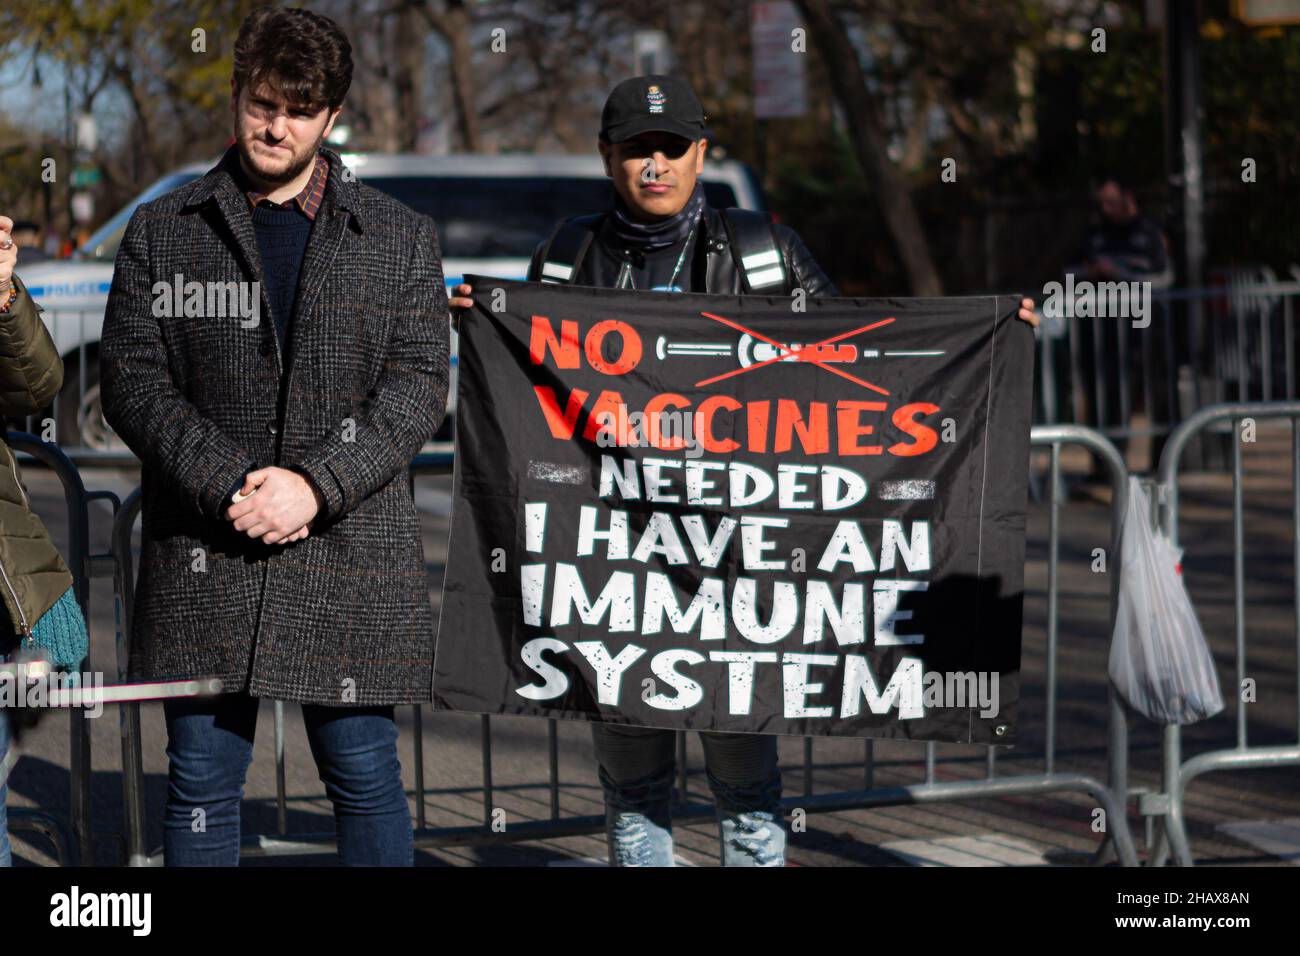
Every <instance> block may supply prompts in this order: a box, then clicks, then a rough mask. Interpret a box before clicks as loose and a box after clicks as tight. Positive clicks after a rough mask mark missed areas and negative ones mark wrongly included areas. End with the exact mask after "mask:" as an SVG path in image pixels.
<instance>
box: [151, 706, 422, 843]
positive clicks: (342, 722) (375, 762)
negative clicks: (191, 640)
mask: <svg viewBox="0 0 1300 956" xmlns="http://www.w3.org/2000/svg"><path fill="white" fill-rule="evenodd" d="M257 707H258V698H255V697H250V696H249V695H248V694H245V693H239V694H222V695H219V696H217V697H208V698H189V699H181V700H168V701H165V702H164V704H163V711H164V713H165V715H166V718H167V757H168V761H169V766H168V773H167V804H166V807H165V809H164V811H163V857H164V861H165V862H166V865H167V866H237V865H238V864H239V840H240V832H239V801H240V798H241V797H242V796H243V791H244V775H245V773H246V772H247V770H248V765H249V764H250V763H251V762H252V759H253V732H254V730H255V729H256V727H257ZM302 716H303V722H304V723H305V724H306V727H307V740H308V742H309V743H310V744H311V752H312V756H313V757H315V758H316V769H317V772H318V773H319V774H320V778H321V782H322V783H324V784H325V793H326V795H327V796H328V797H329V798H330V801H331V803H333V804H334V828H335V832H336V834H337V836H338V852H339V862H340V863H341V864H343V865H344V866H411V865H413V863H414V860H415V846H414V835H413V833H412V831H411V810H410V807H409V806H408V805H407V802H406V791H405V790H404V789H403V787H402V769H401V765H400V764H399V763H398V760H397V725H396V724H395V723H394V722H393V708H392V707H327V706H323V705H317V704H303V705H302Z"/></svg>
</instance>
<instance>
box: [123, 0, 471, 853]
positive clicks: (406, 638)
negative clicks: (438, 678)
mask: <svg viewBox="0 0 1300 956" xmlns="http://www.w3.org/2000/svg"><path fill="white" fill-rule="evenodd" d="M351 71H352V67H351V52H350V47H349V45H348V41H347V39H346V37H345V36H344V35H343V33H342V31H340V30H339V28H338V27H337V26H336V25H335V24H334V23H333V22H332V21H330V20H329V19H327V18H325V17H322V16H319V15H316V14H313V13H311V12H309V11H305V10H286V9H274V8H269V9H268V8H264V9H261V10H258V11H256V12H254V13H253V14H251V15H250V16H249V18H248V19H247V20H246V21H245V22H244V25H243V27H242V28H241V30H240V33H239V38H238V40H237V41H236V45H235V70H234V76H233V78H232V84H231V85H232V98H231V108H232V111H233V112H234V117H235V124H234V126H235V140H236V142H235V144H234V145H232V146H231V147H230V149H229V150H227V152H226V155H225V156H224V157H223V158H222V160H221V162H220V163H219V164H218V165H217V166H216V167H215V168H214V169H212V170H211V171H210V172H209V173H208V174H207V175H206V176H204V177H203V178H202V179H200V180H197V181H195V182H193V183H190V184H187V185H185V186H182V187H180V188H178V189H176V190H173V191H172V192H170V193H168V194H166V195H164V196H162V197H160V198H158V199H156V200H154V201H152V202H148V203H145V204H143V205H141V206H140V207H139V209H137V210H136V212H135V214H134V215H133V216H132V218H131V221H130V223H129V224H128V226H127V229H126V233H125V235H124V237H123V240H122V244H121V248H120V250H119V252H118V255H117V262H116V266H115V271H114V276H113V285H112V290H111V292H110V293H109V302H108V312H107V315H106V317H105V322H104V334H103V343H102V353H101V376H102V390H103V402H104V413H105V417H106V419H107V421H108V423H109V424H110V425H112V426H113V428H114V429H116V431H117V432H118V434H120V435H121V436H122V438H123V439H124V440H125V441H126V443H127V444H128V445H129V446H130V447H131V449H132V450H133V451H134V452H135V453H136V454H137V455H138V456H139V457H140V460H141V462H142V473H143V474H142V485H143V490H142V495H143V508H142V513H143V536H142V553H141V564H140V574H139V581H138V584H137V587H136V594H135V602H134V611H133V620H132V621H131V653H130V673H131V678H132V679H133V680H162V679H174V678H191V677H199V676H204V675H210V676H215V677H219V678H221V680H222V681H223V684H224V692H223V693H222V694H221V695H219V696H217V697H215V698H208V699H205V700H198V701H188V702H181V703H172V702H169V703H167V704H166V705H165V711H166V716H167V727H168V741H169V743H168V756H169V758H170V768H169V786H168V799H167V808H166V814H165V818H164V837H165V839H164V850H165V855H166V862H167V863H168V864H169V865H173V864H182V865H183V864H195V863H217V864H234V863H237V861H238V849H239V797H240V794H241V792H242V786H243V778H244V772H245V770H246V768H247V766H248V761H249V760H250V758H251V752H252V740H253V729H254V726H255V723H256V718H257V707H258V698H262V697H269V698H276V699H280V700H286V701H299V702H301V703H302V704H303V714H304V720H305V723H306V725H307V730H308V735H309V738H310V741H311V746H312V752H313V754H314V755H315V757H316V761H317V767H318V769H319V771H320V774H321V778H322V780H323V781H324V782H325V785H326V791H327V793H328V795H329V796H330V798H331V800H332V801H333V803H334V810H335V822H336V828H337V831H338V836H339V853H340V857H341V859H342V861H343V862H344V863H356V864H397V865H409V864H410V863H411V862H412V855H413V849H412V838H411V822H410V814H409V808H408V805H407V801H406V796H405V792H404V790H403V789H402V783H401V771H400V767H399V765H398V762H397V753H396V737H397V731H396V727H395V725H394V723H393V705H395V704H403V703H412V702H420V701H426V700H428V699H429V696H430V685H431V667H432V657H433V645H434V631H433V619H432V611H431V607H430V603H429V594H428V582H427V578H426V573H425V563H424V554H423V550H422V547H421V540H420V528H419V522H418V518H417V514H416V510H415V506H414V503H413V501H412V497H411V492H410V487H409V484H408V466H409V464H410V461H411V459H412V457H413V456H414V455H415V454H416V453H417V452H418V451H419V449H420V448H421V446H422V445H423V444H424V443H425V442H426V441H427V440H428V439H429V438H430V437H431V436H432V435H433V433H434V431H435V430H436V428H437V427H438V424H439V423H440V421H441V419H442V417H443V414H444V410H445V402H446V393H447V361H448V316H447V299H446V290H445V286H444V284H443V277H442V267H441V262H440V258H439V250H438V241H437V236H436V234H435V231H434V226H433V222H432V220H430V219H429V218H428V217H425V216H421V215H419V214H417V213H415V212H414V211H412V210H411V209H409V208H408V207H406V206H405V205H403V204H401V203H399V202H397V201H395V200H393V199H391V198H389V197H387V196H385V195H384V194H382V193H380V192H378V191H377V190H375V189H373V188H370V187H368V186H365V185H362V184H360V183H358V182H356V181H355V179H354V178H353V177H352V176H351V173H350V172H349V171H348V170H346V169H345V167H343V165H342V163H341V161H340V159H339V157H338V155H337V154H336V153H334V152H332V151H330V150H328V149H325V148H322V146H321V143H322V142H323V140H324V138H325V136H327V135H328V133H329V131H330V129H331V128H332V127H333V124H334V121H335V119H336V117H337V116H338V113H339V108H340V105H341V103H342V101H343V96H344V94H345V93H346V92H347V88H348V85H349V83H350V79H351ZM200 811H201V812H200ZM199 818H202V819H203V826H202V827H197V824H196V822H195V821H196V820H198V819H199Z"/></svg>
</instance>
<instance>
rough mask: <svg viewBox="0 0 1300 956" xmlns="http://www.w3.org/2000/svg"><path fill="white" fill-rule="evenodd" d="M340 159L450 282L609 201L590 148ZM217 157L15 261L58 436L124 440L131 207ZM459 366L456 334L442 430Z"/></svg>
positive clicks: (743, 200)
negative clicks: (119, 296)
mask: <svg viewBox="0 0 1300 956" xmlns="http://www.w3.org/2000/svg"><path fill="white" fill-rule="evenodd" d="M342 156H343V160H344V162H345V163H347V165H349V166H350V167H352V169H353V170H354V171H355V172H356V174H357V178H358V179H360V180H361V181H362V182H365V183H368V184H369V185H371V186H374V187H375V188H377V189H381V190H383V191H384V192H386V193H388V194H389V195H391V196H393V197H394V198H396V199H398V200H400V201H402V202H404V203H406V204H407V205H408V206H411V207H412V208H413V209H415V210H416V211H417V212H421V213H425V214H427V215H429V216H431V217H432V218H433V220H434V222H435V224H436V225H437V227H438V240H439V244H440V246H441V249H442V267H443V275H444V278H445V279H446V282H447V285H448V286H452V285H455V284H457V283H459V282H460V281H461V278H462V277H463V276H465V275H469V274H473V275H490V276H498V277H500V278H505V279H522V278H524V276H525V274H526V273H527V271H528V261H529V259H530V257H531V256H532V252H533V248H534V247H535V246H536V245H537V243H539V242H541V241H542V240H543V239H545V238H546V237H547V236H548V235H549V234H550V231H551V229H552V227H553V226H554V225H555V223H557V222H559V221H560V220H562V219H567V218H569V217H571V216H578V215H583V214H585V213H591V212H599V211H601V210H603V209H606V208H608V206H609V205H610V202H611V199H612V195H613V187H612V186H611V184H610V180H609V179H608V177H606V176H605V174H604V169H603V167H602V165H601V161H600V157H599V156H598V155H596V153H595V152H594V151H593V153H592V154H591V155H590V156H542V155H532V154H505V155H494V156H416V155H402V154H378V153H344V154H342ZM215 162H216V161H215V160H214V161H213V162H211V163H195V164H191V165H189V166H185V167H183V168H181V169H178V170H176V171H175V172H173V173H170V174H168V175H166V176H164V177H163V178H162V179H159V180H158V181H157V182H156V183H154V184H153V185H152V186H150V187H149V188H148V189H146V190H145V191H144V192H142V193H141V194H140V195H139V196H137V197H136V198H135V199H134V200H133V201H132V202H130V203H129V204H127V205H126V206H125V207H124V208H123V209H121V210H120V211H119V212H118V213H117V214H116V215H114V216H113V217H112V218H111V219H109V220H108V222H106V223H104V225H103V226H102V227H100V229H99V230H97V231H96V232H95V233H94V234H93V235H92V236H91V237H90V238H89V239H88V240H87V241H86V243H85V244H84V245H83V246H82V247H81V248H80V249H79V250H78V251H77V252H76V253H75V254H74V256H73V258H72V259H69V260H55V261H46V262H40V263H34V264H32V265H29V266H27V267H24V266H23V264H22V261H21V258H20V260H19V264H18V273H19V275H20V276H22V279H23V281H24V282H25V283H26V284H27V287H28V288H29V289H30V291H31V294H32V297H33V298H34V299H35V300H36V302H37V303H38V304H39V305H40V306H41V307H42V308H43V309H44V310H45V311H44V318H45V322H46V325H47V326H48V327H49V329H50V334H51V336H52V337H53V339H54V343H55V345H56V346H57V347H58V349H59V352H60V354H61V355H62V356H63V360H64V385H63V391H62V392H61V393H60V394H59V399H58V403H57V421H58V438H59V443H60V444H61V445H63V446H65V447H68V446H74V447H76V446H80V447H85V448H93V449H121V448H122V447H123V445H122V443H121V440H120V439H118V438H117V437H116V436H115V435H114V434H113V433H112V430H111V429H109V428H108V426H107V424H106V423H105V422H104V419H103V414H102V412H101V410H100V401H99V365H98V354H99V340H100V333H101V330H102V328H103V324H104V309H105V306H106V304H107V301H108V290H109V286H110V284H111V283H112V280H113V260H114V258H115V257H116V255H117V247H118V244H119V243H120V242H121V240H122V234H123V232H124V231H125V230H126V224H127V221H128V220H129V219H130V218H131V213H133V212H134V211H135V207H136V206H137V205H139V204H140V203H142V202H147V201H149V200H151V199H154V198H156V197H158V196H160V195H162V194H163V193H165V192H168V191H169V190H172V189H175V188H177V187H178V186H182V185H184V184H185V183H187V182H190V181H191V180H194V179H197V178H198V177H200V176H202V175H203V174H204V173H206V172H207V171H208V170H209V169H211V168H212V166H214V165H215ZM703 179H704V189H705V194H706V196H707V197H708V201H709V204H710V205H712V206H714V207H715V208H720V209H721V208H727V207H730V206H739V207H741V208H743V209H761V208H763V201H762V196H761V193H760V190H759V188H758V186H757V183H756V182H755V180H754V178H753V176H752V175H751V173H750V172H749V170H748V169H747V168H746V167H745V166H744V165H742V164H740V163H737V162H734V161H730V160H720V161H711V162H710V163H709V164H708V166H707V167H706V171H705V174H704V177H703ZM455 363H456V357H455V335H454V333H453V337H452V370H451V372H452V379H451V392H450V395H449V398H448V406H449V407H448V413H449V414H448V418H447V421H446V422H445V423H444V425H443V430H442V432H440V435H441V436H446V435H449V434H450V427H451V421H452V416H451V414H450V413H451V412H452V411H453V410H454V404H455V394H456V389H455V386H456V378H455V375H456V364H455Z"/></svg>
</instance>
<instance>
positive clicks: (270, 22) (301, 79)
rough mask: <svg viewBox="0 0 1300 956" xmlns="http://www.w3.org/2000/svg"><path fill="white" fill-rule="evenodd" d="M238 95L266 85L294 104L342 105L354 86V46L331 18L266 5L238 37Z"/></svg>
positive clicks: (250, 17) (251, 16) (248, 19)
mask: <svg viewBox="0 0 1300 956" xmlns="http://www.w3.org/2000/svg"><path fill="white" fill-rule="evenodd" d="M234 79H235V93H236V94H238V93H239V91H240V90H242V89H245V88H247V89H249V90H250V91H251V90H255V89H257V88H258V87H259V86H261V85H262V84H263V83H265V84H266V85H267V86H269V87H270V88H271V89H272V90H274V91H276V92H277V93H279V94H280V95H282V96H283V97H284V98H285V100H286V101H287V102H288V103H290V104H292V105H294V106H302V107H307V108H310V109H312V110H320V109H321V108H322V107H329V108H330V109H331V110H334V109H337V108H338V107H339V106H340V105H341V104H342V103H343V97H344V96H346V95H347V92H348V87H350V86H351V85H352V45H351V44H350V43H348V38H347V35H346V34H345V33H344V32H343V31H342V30H341V29H339V25H338V24H337V23H335V22H334V21H333V20H331V19H330V18H329V17H326V16H322V15H321V14H319V13H313V12H312V11H310V10H304V9H301V8H299V7H262V8H260V9H258V10H254V11H253V12H252V13H250V14H249V15H248V16H247V17H245V18H244V22H243V24H242V25H241V26H240V28H239V36H238V37H237V38H236V40H235V70H234Z"/></svg>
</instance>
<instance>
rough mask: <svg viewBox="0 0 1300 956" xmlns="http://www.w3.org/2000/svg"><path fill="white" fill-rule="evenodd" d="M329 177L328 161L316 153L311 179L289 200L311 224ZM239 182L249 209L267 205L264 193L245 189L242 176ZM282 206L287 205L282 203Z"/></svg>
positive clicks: (244, 181)
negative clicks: (296, 205) (263, 204)
mask: <svg viewBox="0 0 1300 956" xmlns="http://www.w3.org/2000/svg"><path fill="white" fill-rule="evenodd" d="M241 173H242V168H241ZM329 175H330V164H329V160H327V159H326V158H325V157H324V156H322V155H321V154H320V153H317V154H316V166H315V168H313V169H312V173H311V179H309V180H307V185H306V186H304V187H303V190H302V192H300V193H298V195H296V196H294V197H293V199H292V200H291V202H295V203H297V204H298V208H299V209H300V210H302V214H303V215H304V216H306V217H307V218H308V219H310V220H312V221H313V222H315V220H316V213H317V212H319V211H320V204H321V201H322V200H323V199H324V198H325V183H326V181H327V180H328V179H329ZM240 181H241V185H240V188H241V189H242V190H243V193H244V195H245V196H246V197H248V205H249V207H250V208H251V207H253V206H256V205H257V204H258V203H260V202H263V201H265V202H268V203H269V202H271V200H269V199H267V198H266V193H260V192H258V191H257V190H255V189H249V188H247V180H246V179H245V178H244V177H243V176H242V175H241V176H240ZM271 205H275V203H271ZM282 205H288V204H287V203H284V204H282Z"/></svg>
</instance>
